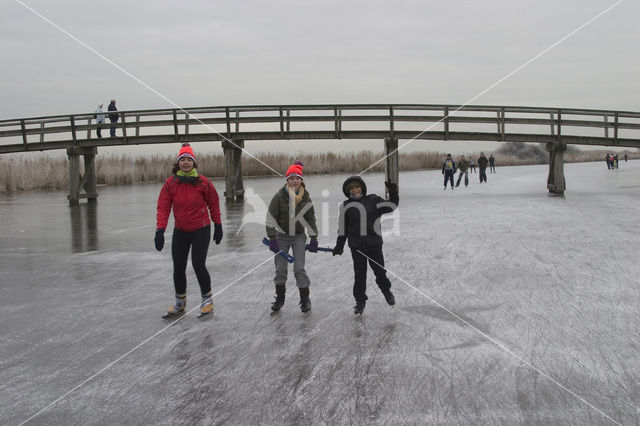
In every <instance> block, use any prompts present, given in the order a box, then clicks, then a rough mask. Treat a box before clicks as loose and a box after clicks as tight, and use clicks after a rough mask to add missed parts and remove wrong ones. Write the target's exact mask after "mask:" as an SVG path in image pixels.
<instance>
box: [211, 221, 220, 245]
mask: <svg viewBox="0 0 640 426" xmlns="http://www.w3.org/2000/svg"><path fill="white" fill-rule="evenodd" d="M213 241H214V242H215V243H216V245H218V244H220V241H222V224H221V223H214V224H213Z"/></svg>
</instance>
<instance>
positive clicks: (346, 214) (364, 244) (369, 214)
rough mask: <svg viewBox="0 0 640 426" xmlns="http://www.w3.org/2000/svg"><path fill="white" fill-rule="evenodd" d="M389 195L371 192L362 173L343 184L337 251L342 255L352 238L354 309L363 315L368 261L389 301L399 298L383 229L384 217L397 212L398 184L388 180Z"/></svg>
mask: <svg viewBox="0 0 640 426" xmlns="http://www.w3.org/2000/svg"><path fill="white" fill-rule="evenodd" d="M385 185H386V187H387V189H388V190H389V199H388V200H385V199H384V198H382V197H379V196H378V195H375V194H369V195H367V185H366V184H365V183H364V180H362V178H361V177H360V176H351V177H349V178H347V179H346V180H345V181H344V183H343V184H342V192H343V193H344V195H345V196H346V197H347V200H345V201H344V202H343V203H342V205H341V206H340V216H339V219H338V239H337V240H336V245H335V246H334V248H333V255H334V256H335V255H341V254H342V253H343V250H344V244H345V242H347V241H348V243H349V248H350V249H351V258H352V259H353V272H354V281H353V297H354V298H355V299H356V306H355V307H354V310H353V313H354V314H355V315H361V314H362V312H363V311H364V308H365V305H366V303H367V299H368V297H367V262H368V263H369V266H371V269H372V270H373V273H374V275H375V277H376V284H378V287H379V288H380V291H381V292H382V295H383V296H384V298H385V300H386V301H387V303H388V304H389V305H395V303H396V299H395V297H394V295H393V293H392V292H391V281H389V278H387V271H386V269H385V267H384V255H383V254H382V231H381V228H380V217H381V216H382V215H383V214H385V213H391V212H393V211H394V210H395V209H396V208H397V207H398V203H399V197H398V185H397V184H394V183H390V182H385Z"/></svg>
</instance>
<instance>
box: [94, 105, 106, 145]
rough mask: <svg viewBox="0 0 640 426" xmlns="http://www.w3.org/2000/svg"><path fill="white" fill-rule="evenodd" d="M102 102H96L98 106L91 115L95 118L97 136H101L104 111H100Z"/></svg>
mask: <svg viewBox="0 0 640 426" xmlns="http://www.w3.org/2000/svg"><path fill="white" fill-rule="evenodd" d="M102 106H103V104H98V108H96V110H95V111H94V114H93V116H94V117H95V119H96V134H97V135H98V137H99V138H101V137H102V125H103V124H104V112H103V111H102Z"/></svg>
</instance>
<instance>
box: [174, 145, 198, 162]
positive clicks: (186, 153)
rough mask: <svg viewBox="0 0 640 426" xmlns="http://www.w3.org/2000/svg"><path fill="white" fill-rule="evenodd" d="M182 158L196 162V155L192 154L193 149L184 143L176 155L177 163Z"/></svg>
mask: <svg viewBox="0 0 640 426" xmlns="http://www.w3.org/2000/svg"><path fill="white" fill-rule="evenodd" d="M182 157H189V158H191V159H192V160H193V161H196V155H195V154H194V153H193V149H192V148H191V145H189V144H188V143H186V142H185V143H183V144H182V148H180V153H179V154H178V161H180V159H181V158H182Z"/></svg>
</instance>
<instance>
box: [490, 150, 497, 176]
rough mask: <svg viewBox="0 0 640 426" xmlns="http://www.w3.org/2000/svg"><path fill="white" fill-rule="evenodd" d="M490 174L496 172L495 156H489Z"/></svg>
mask: <svg viewBox="0 0 640 426" xmlns="http://www.w3.org/2000/svg"><path fill="white" fill-rule="evenodd" d="M489 172H491V173H495V172H496V159H495V158H493V154H489Z"/></svg>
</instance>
